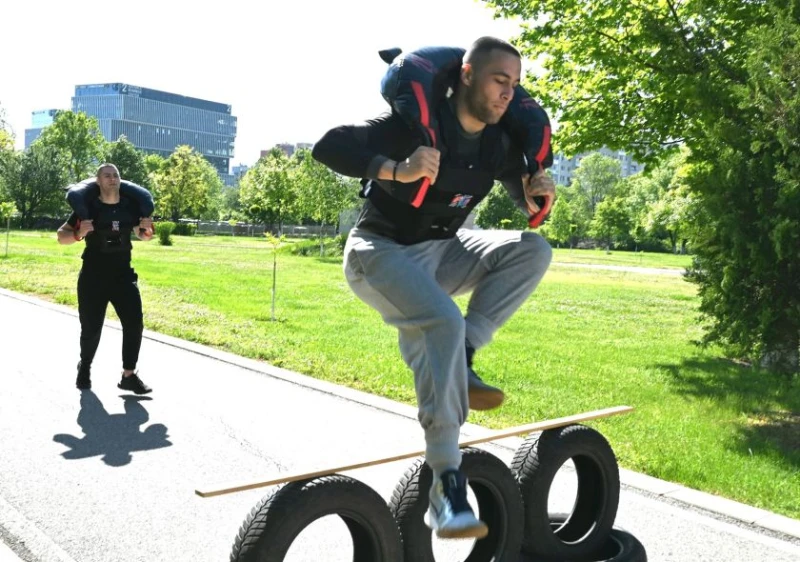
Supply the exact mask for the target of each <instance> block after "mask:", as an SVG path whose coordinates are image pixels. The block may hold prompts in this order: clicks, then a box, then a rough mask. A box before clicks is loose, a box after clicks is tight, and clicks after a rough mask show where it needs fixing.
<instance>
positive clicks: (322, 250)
mask: <svg viewBox="0 0 800 562" xmlns="http://www.w3.org/2000/svg"><path fill="white" fill-rule="evenodd" d="M324 227H325V222H324V221H321V222H320V223H319V257H323V256H324V255H325V243H324V242H323V238H322V229H323V228H324Z"/></svg>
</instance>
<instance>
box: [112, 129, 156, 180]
mask: <svg viewBox="0 0 800 562" xmlns="http://www.w3.org/2000/svg"><path fill="white" fill-rule="evenodd" d="M105 161H106V162H110V163H111V164H114V165H115V166H116V167H117V169H118V170H119V175H120V177H121V178H122V179H125V180H128V181H130V182H133V183H135V184H138V185H141V186H142V187H145V188H147V189H149V190H151V191H152V187H151V186H150V179H149V178H148V169H147V166H146V165H145V155H144V153H143V152H142V151H141V150H139V149H138V148H136V147H135V146H133V143H132V142H131V141H129V140H128V139H127V138H126V137H125V135H120V137H119V138H118V139H117V140H115V141H114V142H111V143H108V145H107V152H106V157H105Z"/></svg>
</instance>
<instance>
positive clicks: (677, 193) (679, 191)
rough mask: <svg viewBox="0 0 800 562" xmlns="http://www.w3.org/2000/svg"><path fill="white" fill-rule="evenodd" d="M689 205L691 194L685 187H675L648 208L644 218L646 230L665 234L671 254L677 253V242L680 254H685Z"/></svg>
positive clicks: (690, 203)
mask: <svg viewBox="0 0 800 562" xmlns="http://www.w3.org/2000/svg"><path fill="white" fill-rule="evenodd" d="M691 205H692V194H691V192H689V191H688V189H687V188H686V187H685V186H677V187H676V188H675V189H670V190H669V191H667V192H666V193H665V194H664V196H663V197H662V198H661V199H659V200H658V201H655V202H653V203H651V204H650V205H649V207H648V210H647V211H648V212H647V215H646V217H645V224H646V227H647V230H648V231H650V232H659V231H664V232H666V233H667V236H668V237H669V243H670V247H671V248H672V253H673V254H674V253H677V251H678V242H680V243H681V253H682V254H683V253H685V252H686V241H687V239H686V232H687V230H688V229H689V228H690V226H689V217H690V210H691Z"/></svg>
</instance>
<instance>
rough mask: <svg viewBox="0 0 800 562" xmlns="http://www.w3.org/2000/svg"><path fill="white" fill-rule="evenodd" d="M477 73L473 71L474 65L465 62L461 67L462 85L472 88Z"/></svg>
mask: <svg viewBox="0 0 800 562" xmlns="http://www.w3.org/2000/svg"><path fill="white" fill-rule="evenodd" d="M474 74H475V72H474V71H473V70H472V65H471V64H470V63H468V62H465V63H464V64H462V65H461V83H462V84H464V85H465V86H471V85H472V81H473V79H474Z"/></svg>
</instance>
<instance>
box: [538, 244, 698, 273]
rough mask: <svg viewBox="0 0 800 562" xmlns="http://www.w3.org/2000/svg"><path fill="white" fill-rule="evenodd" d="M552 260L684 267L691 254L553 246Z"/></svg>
mask: <svg viewBox="0 0 800 562" xmlns="http://www.w3.org/2000/svg"><path fill="white" fill-rule="evenodd" d="M553 261H554V262H561V263H590V264H597V265H623V266H626V267H631V266H633V267H656V268H664V269H685V268H687V267H689V266H690V265H691V263H692V257H691V256H685V255H684V256H681V255H676V254H658V253H654V252H620V251H616V250H613V251H611V252H606V251H605V250H570V249H568V248H555V249H554V250H553Z"/></svg>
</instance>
